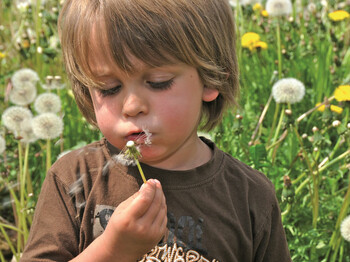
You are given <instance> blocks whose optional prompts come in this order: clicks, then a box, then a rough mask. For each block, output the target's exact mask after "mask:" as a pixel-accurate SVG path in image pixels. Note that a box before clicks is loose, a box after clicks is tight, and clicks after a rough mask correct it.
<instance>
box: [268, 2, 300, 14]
mask: <svg viewBox="0 0 350 262" xmlns="http://www.w3.org/2000/svg"><path fill="white" fill-rule="evenodd" d="M265 9H266V11H267V13H268V14H269V15H271V16H282V15H289V14H290V13H292V11H293V6H292V2H291V1H290V0H267V2H266V6H265Z"/></svg>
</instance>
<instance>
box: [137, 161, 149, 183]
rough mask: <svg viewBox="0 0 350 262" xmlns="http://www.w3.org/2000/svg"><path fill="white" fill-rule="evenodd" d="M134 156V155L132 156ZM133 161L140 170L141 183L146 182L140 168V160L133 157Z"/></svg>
mask: <svg viewBox="0 0 350 262" xmlns="http://www.w3.org/2000/svg"><path fill="white" fill-rule="evenodd" d="M134 158H135V156H134ZM135 162H136V166H137V168H138V169H139V172H140V175H141V177H142V181H143V183H146V182H147V180H146V178H145V175H144V173H143V170H142V168H141V165H140V162H139V160H138V159H137V158H135Z"/></svg>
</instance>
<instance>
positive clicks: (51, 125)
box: [32, 113, 63, 139]
mask: <svg viewBox="0 0 350 262" xmlns="http://www.w3.org/2000/svg"><path fill="white" fill-rule="evenodd" d="M32 126H33V131H34V134H35V135H36V136H37V137H38V138H41V139H54V138H56V137H58V136H59V135H60V134H61V133H62V131H63V121H62V119H61V118H60V117H58V116H57V115H55V114H53V113H44V114H41V115H38V116H36V117H34V118H33V122H32Z"/></svg>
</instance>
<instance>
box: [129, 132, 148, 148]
mask: <svg viewBox="0 0 350 262" xmlns="http://www.w3.org/2000/svg"><path fill="white" fill-rule="evenodd" d="M150 138H151V133H149V132H145V131H140V132H131V133H129V134H128V135H127V136H126V137H125V140H126V141H134V142H135V143H136V144H138V145H149V144H151V140H150Z"/></svg>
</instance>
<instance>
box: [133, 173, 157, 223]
mask: <svg viewBox="0 0 350 262" xmlns="http://www.w3.org/2000/svg"><path fill="white" fill-rule="evenodd" d="M156 189H157V187H156V183H155V181H154V180H153V179H150V180H148V181H147V183H145V184H143V185H142V187H141V189H140V191H139V192H138V194H137V195H136V197H135V198H134V199H133V200H132V202H131V204H130V207H129V211H130V215H131V216H134V217H136V218H140V217H142V216H144V215H145V213H146V212H147V211H148V209H149V208H150V206H151V204H152V202H153V200H154V198H155V195H156V191H157V190H156Z"/></svg>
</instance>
